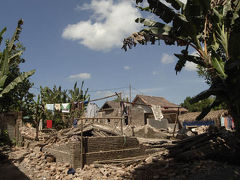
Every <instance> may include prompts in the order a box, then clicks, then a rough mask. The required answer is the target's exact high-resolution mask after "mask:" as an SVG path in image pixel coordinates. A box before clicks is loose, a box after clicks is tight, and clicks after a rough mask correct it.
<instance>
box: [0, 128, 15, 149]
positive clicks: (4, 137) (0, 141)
mask: <svg viewBox="0 0 240 180" xmlns="http://www.w3.org/2000/svg"><path fill="white" fill-rule="evenodd" d="M15 144H16V140H15V142H14V140H11V139H10V138H9V135H8V131H7V130H4V131H3V132H1V134H0V147H1V146H4V145H8V146H13V145H15Z"/></svg>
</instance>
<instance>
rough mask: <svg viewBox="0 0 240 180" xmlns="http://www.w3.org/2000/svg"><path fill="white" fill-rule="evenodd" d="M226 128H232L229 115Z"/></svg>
mask: <svg viewBox="0 0 240 180" xmlns="http://www.w3.org/2000/svg"><path fill="white" fill-rule="evenodd" d="M227 128H228V129H231V128H232V118H231V117H227Z"/></svg>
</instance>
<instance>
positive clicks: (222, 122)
mask: <svg viewBox="0 0 240 180" xmlns="http://www.w3.org/2000/svg"><path fill="white" fill-rule="evenodd" d="M221 126H224V117H221Z"/></svg>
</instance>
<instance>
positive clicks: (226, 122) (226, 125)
mask: <svg viewBox="0 0 240 180" xmlns="http://www.w3.org/2000/svg"><path fill="white" fill-rule="evenodd" d="M224 126H225V128H226V129H227V128H228V121H227V117H224Z"/></svg>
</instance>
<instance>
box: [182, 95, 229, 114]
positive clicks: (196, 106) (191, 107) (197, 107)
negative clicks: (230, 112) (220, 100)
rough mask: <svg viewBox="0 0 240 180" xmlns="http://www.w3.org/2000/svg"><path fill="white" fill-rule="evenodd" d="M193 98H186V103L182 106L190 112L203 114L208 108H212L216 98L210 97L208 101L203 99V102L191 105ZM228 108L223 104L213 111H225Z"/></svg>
mask: <svg viewBox="0 0 240 180" xmlns="http://www.w3.org/2000/svg"><path fill="white" fill-rule="evenodd" d="M191 99H192V98H191V97H189V96H188V97H186V98H185V100H184V102H183V103H181V106H182V107H184V108H186V109H187V110H188V111H189V112H201V111H203V110H204V109H205V108H207V107H208V106H210V105H211V104H212V103H213V102H214V100H215V98H214V97H209V98H207V99H203V100H201V101H198V102H196V103H193V104H191V103H190V101H191ZM225 108H226V105H225V104H221V105H219V106H217V107H214V108H213V109H214V110H220V109H225Z"/></svg>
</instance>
